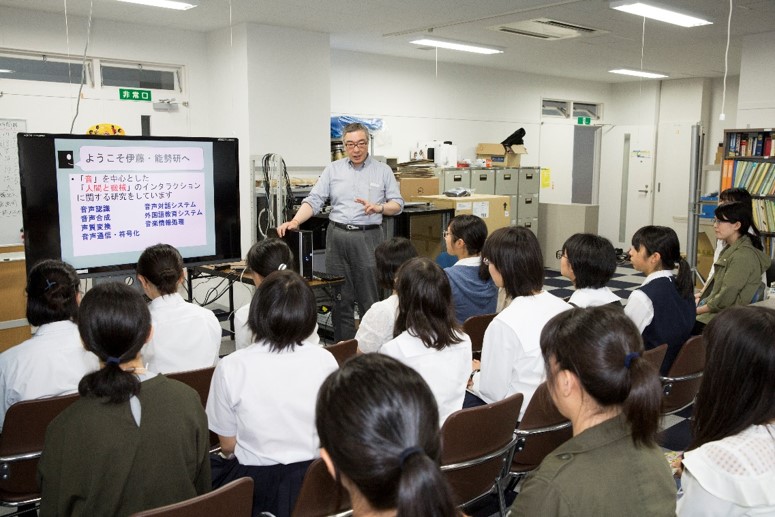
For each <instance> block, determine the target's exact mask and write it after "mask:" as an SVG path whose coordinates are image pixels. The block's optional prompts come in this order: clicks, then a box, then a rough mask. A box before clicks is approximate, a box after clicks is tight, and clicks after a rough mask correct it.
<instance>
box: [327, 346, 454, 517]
mask: <svg viewBox="0 0 775 517" xmlns="http://www.w3.org/2000/svg"><path fill="white" fill-rule="evenodd" d="M315 415H316V416H315V422H316V425H317V429H318V434H319V436H320V445H321V450H320V453H321V456H322V458H323V460H324V461H325V462H326V465H327V467H328V470H329V472H330V473H331V475H332V476H333V477H334V478H335V479H336V480H337V481H338V482H339V483H341V484H342V485H344V487H345V488H346V489H347V491H348V492H349V494H350V500H351V501H352V505H353V515H354V517H365V516H370V515H395V516H397V517H452V516H457V515H460V512H459V511H458V510H457V508H455V504H454V502H453V499H452V492H451V489H450V488H449V486H448V484H447V481H446V479H445V478H444V475H443V474H442V473H441V471H440V469H439V456H440V454H441V444H440V440H439V424H438V422H439V417H438V409H437V407H436V401H435V399H434V396H433V393H432V392H431V390H430V388H429V387H428V385H427V384H426V383H425V381H424V380H423V379H422V377H421V376H420V374H418V373H417V372H416V371H414V370H413V369H412V368H409V367H408V366H405V365H404V364H402V363H400V362H399V361H397V360H395V359H393V358H391V357H388V356H385V355H382V354H365V355H360V356H357V357H355V358H353V359H350V360H348V361H347V362H345V363H344V364H343V365H342V367H341V368H339V369H338V370H337V371H335V372H334V373H332V374H331V375H329V376H328V378H327V379H326V381H325V382H324V383H323V386H321V388H320V392H319V393H318V399H317V406H316V408H315ZM343 430H346V436H345V435H343V434H342V433H343Z"/></svg>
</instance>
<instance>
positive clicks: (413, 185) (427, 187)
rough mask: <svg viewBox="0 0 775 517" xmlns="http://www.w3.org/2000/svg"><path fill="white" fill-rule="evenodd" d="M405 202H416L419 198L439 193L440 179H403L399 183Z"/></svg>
mask: <svg viewBox="0 0 775 517" xmlns="http://www.w3.org/2000/svg"><path fill="white" fill-rule="evenodd" d="M398 187H399V188H400V189H401V197H402V198H404V201H416V199H414V198H416V197H417V196H432V195H436V194H438V193H439V178H436V177H434V178H401V181H399V182H398Z"/></svg>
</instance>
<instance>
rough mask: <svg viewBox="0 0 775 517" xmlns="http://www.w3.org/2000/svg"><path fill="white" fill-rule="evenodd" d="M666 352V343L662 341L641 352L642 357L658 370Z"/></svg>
mask: <svg viewBox="0 0 775 517" xmlns="http://www.w3.org/2000/svg"><path fill="white" fill-rule="evenodd" d="M666 353H667V343H662V344H661V345H659V346H658V347H656V348H652V349H651V350H646V351H645V352H643V356H642V358H643V359H644V360H646V361H648V362H650V363H651V364H652V365H654V368H656V370H657V371H659V369H660V368H662V362H663V361H664V360H665V354H666Z"/></svg>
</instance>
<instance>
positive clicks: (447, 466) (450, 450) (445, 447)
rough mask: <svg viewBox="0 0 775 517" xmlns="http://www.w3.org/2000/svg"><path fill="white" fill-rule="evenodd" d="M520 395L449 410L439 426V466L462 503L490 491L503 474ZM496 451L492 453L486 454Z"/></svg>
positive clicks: (519, 404) (457, 499)
mask: <svg viewBox="0 0 775 517" xmlns="http://www.w3.org/2000/svg"><path fill="white" fill-rule="evenodd" d="M523 398H524V397H523V396H522V394H521V393H516V394H514V395H511V396H510V397H507V398H505V399H503V400H501V401H499V402H494V403H492V404H486V405H484V406H478V407H473V408H467V409H461V410H459V411H455V412H454V413H452V414H451V415H450V416H449V417H448V418H447V420H446V421H445V422H444V425H443V426H442V427H441V465H442V467H441V469H442V470H443V471H444V473H445V475H446V476H447V480H448V481H449V483H450V485H451V486H452V491H453V493H454V494H455V500H456V504H458V505H461V504H465V503H467V502H470V501H472V500H474V499H477V498H478V497H479V496H481V495H484V494H487V493H489V492H490V491H491V490H492V489H493V488H496V487H497V484H498V483H499V480H500V478H501V477H502V476H503V475H504V474H505V469H504V466H505V465H504V462H506V461H508V457H510V456H511V450H512V448H511V447H508V448H507V449H506V450H505V451H503V449H504V448H505V447H506V446H508V445H509V444H512V443H513V442H514V428H515V427H516V425H517V420H518V419H519V410H520V409H521V408H522V400H523ZM498 451H503V452H501V453H498V454H495V455H494V457H488V456H491V455H493V453H497V452H498Z"/></svg>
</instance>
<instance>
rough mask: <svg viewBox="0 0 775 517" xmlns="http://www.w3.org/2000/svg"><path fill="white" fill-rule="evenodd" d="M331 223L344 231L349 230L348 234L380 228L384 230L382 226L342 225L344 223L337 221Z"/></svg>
mask: <svg viewBox="0 0 775 517" xmlns="http://www.w3.org/2000/svg"><path fill="white" fill-rule="evenodd" d="M331 222H332V223H333V224H334V226H336V227H337V228H341V229H342V230H347V231H348V232H357V231H363V230H376V229H378V228H382V225H381V224H342V223H337V222H336V221H331Z"/></svg>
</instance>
